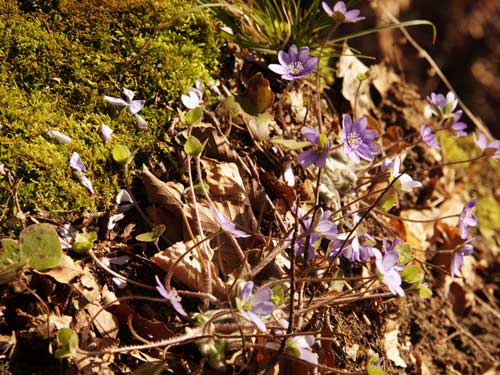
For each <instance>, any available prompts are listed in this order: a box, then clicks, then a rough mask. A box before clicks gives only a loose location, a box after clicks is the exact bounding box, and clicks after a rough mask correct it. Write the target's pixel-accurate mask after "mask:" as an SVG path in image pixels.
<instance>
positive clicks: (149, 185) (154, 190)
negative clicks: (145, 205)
mask: <svg viewBox="0 0 500 375" xmlns="http://www.w3.org/2000/svg"><path fill="white" fill-rule="evenodd" d="M142 181H143V182H144V186H145V188H146V193H147V195H148V200H149V202H150V203H153V204H158V205H162V206H165V207H170V208H171V209H172V210H173V212H174V213H177V212H178V211H175V209H174V208H176V209H177V210H178V209H181V208H182V205H183V199H182V197H183V195H184V186H182V184H180V183H178V182H173V181H169V182H163V181H161V180H160V179H159V178H158V177H156V176H155V175H154V174H152V173H151V172H150V171H149V169H148V168H147V167H146V166H143V168H142Z"/></svg>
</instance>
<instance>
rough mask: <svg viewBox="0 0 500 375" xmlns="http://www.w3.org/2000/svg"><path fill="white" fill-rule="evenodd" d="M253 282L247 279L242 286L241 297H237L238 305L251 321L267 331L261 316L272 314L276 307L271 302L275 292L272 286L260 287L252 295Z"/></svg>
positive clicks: (241, 312)
mask: <svg viewBox="0 0 500 375" xmlns="http://www.w3.org/2000/svg"><path fill="white" fill-rule="evenodd" d="M253 286H254V284H253V282H252V281H247V282H246V283H245V284H244V285H243V287H242V288H241V294H240V298H236V305H237V307H238V310H239V312H240V314H241V315H242V316H243V317H244V318H245V319H247V320H249V321H251V322H252V323H253V324H255V326H256V327H257V328H258V329H259V330H260V331H262V332H266V324H265V323H264V322H263V321H262V320H261V319H260V318H259V316H266V315H270V314H272V312H273V311H274V309H275V306H274V303H272V302H271V298H272V296H273V292H272V290H271V289H270V288H259V289H257V291H256V292H255V293H254V294H253V295H252V291H253Z"/></svg>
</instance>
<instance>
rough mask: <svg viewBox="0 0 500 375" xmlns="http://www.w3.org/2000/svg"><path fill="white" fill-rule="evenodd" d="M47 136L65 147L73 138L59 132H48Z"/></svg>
mask: <svg viewBox="0 0 500 375" xmlns="http://www.w3.org/2000/svg"><path fill="white" fill-rule="evenodd" d="M47 134H48V135H50V136H51V137H52V138H54V139H56V140H58V141H59V142H61V143H64V144H65V145H67V144H70V143H71V138H70V137H68V136H67V135H66V134H63V133H61V132H59V131H57V130H48V131H47Z"/></svg>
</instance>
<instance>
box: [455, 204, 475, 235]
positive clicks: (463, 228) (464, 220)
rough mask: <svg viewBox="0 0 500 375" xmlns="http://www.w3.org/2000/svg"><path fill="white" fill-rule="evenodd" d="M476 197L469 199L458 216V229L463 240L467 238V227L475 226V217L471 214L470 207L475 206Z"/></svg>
mask: <svg viewBox="0 0 500 375" xmlns="http://www.w3.org/2000/svg"><path fill="white" fill-rule="evenodd" d="M476 204H477V199H473V200H471V201H470V202H469V203H467V204H466V205H465V207H464V209H463V211H462V213H461V214H460V217H459V218H458V228H459V229H460V237H462V238H463V239H464V240H466V239H467V236H468V235H469V231H468V229H467V227H475V226H477V218H476V216H474V215H473V214H472V209H473V208H474V207H475V206H476Z"/></svg>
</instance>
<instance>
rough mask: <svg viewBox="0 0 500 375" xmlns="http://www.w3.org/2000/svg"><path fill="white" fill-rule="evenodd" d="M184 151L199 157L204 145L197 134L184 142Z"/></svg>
mask: <svg viewBox="0 0 500 375" xmlns="http://www.w3.org/2000/svg"><path fill="white" fill-rule="evenodd" d="M184 152H185V153H186V154H188V155H189V156H192V157H197V156H199V155H200V154H201V153H202V152H203V145H202V144H201V142H200V141H199V140H198V138H196V137H195V136H192V135H191V136H190V137H189V138H188V139H187V140H186V143H185V144H184Z"/></svg>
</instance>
